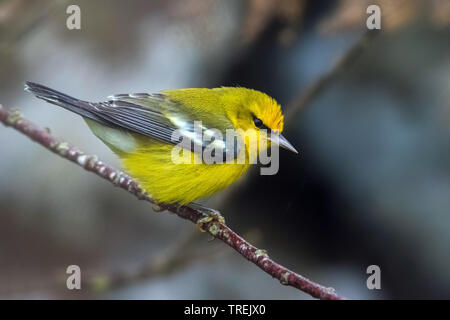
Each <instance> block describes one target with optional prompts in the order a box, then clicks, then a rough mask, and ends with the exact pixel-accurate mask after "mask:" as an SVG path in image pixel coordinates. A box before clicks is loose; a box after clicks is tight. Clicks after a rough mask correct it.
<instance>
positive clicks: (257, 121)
mask: <svg viewBox="0 0 450 320" xmlns="http://www.w3.org/2000/svg"><path fill="white" fill-rule="evenodd" d="M253 122H254V123H255V126H256V127H257V128H259V129H265V130H267V132H270V128H269V127H267V126H266V125H265V124H264V122H262V120H261V119H259V118H257V117H253Z"/></svg>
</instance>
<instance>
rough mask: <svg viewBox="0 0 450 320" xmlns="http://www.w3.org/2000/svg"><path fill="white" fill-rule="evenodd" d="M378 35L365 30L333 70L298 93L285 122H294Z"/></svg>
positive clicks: (289, 106)
mask: <svg viewBox="0 0 450 320" xmlns="http://www.w3.org/2000/svg"><path fill="white" fill-rule="evenodd" d="M378 34H379V31H378V30H367V31H366V32H364V33H363V35H362V36H361V38H359V40H357V41H356V42H355V44H353V46H352V47H351V48H350V49H348V51H347V52H346V53H345V54H344V55H343V56H342V57H341V58H340V59H339V60H338V61H337V62H336V63H335V65H334V66H333V68H332V69H331V70H330V71H328V72H327V73H326V74H325V75H323V76H321V77H320V78H319V79H317V80H316V81H315V82H314V83H313V84H312V85H311V86H309V87H308V89H306V91H302V92H301V93H299V94H298V95H297V96H296V97H294V99H292V102H291V103H290V104H288V107H287V112H286V116H285V121H286V122H288V121H294V119H295V118H296V117H297V116H298V114H299V113H301V112H303V111H304V110H305V109H306V107H307V106H308V105H310V104H311V102H312V101H313V100H314V99H315V98H316V97H318V96H319V95H320V94H321V93H322V92H323V91H324V90H325V89H326V88H328V87H329V85H330V84H331V83H333V81H334V80H335V79H336V78H337V77H339V76H340V75H341V74H342V73H343V72H344V71H346V70H348V69H349V68H350V67H351V66H352V65H353V63H355V62H356V61H357V60H358V58H359V57H360V56H361V55H362V53H363V52H365V50H366V49H367V48H368V47H369V45H370V44H371V43H372V40H373V39H374V38H375V36H376V35H378Z"/></svg>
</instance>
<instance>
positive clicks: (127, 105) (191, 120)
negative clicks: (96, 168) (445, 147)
mask: <svg viewBox="0 0 450 320" xmlns="http://www.w3.org/2000/svg"><path fill="white" fill-rule="evenodd" d="M24 89H25V91H28V92H30V93H32V94H34V95H35V96H36V97H37V98H40V99H43V100H44V101H46V102H49V103H51V104H54V105H57V106H60V107H63V108H65V109H67V110H69V111H71V112H74V113H76V114H78V115H80V116H82V117H83V118H84V120H85V121H86V123H87V125H88V127H89V128H90V130H91V131H92V133H93V134H94V135H95V136H97V137H98V138H99V139H100V140H101V141H102V142H103V143H104V144H106V145H107V146H108V147H109V148H110V149H111V150H112V152H114V153H115V154H116V155H117V156H118V158H119V159H120V160H121V166H122V168H123V170H124V171H125V172H126V173H127V174H128V175H130V176H131V177H132V178H134V179H135V180H136V181H137V183H138V184H139V186H140V187H141V188H142V189H143V190H144V191H145V192H146V193H147V194H148V195H149V196H150V197H152V199H154V200H155V201H156V203H161V204H176V205H177V206H178V207H181V206H184V205H188V206H191V207H193V208H194V209H198V210H200V211H201V212H202V213H204V214H205V216H206V217H207V218H206V219H207V220H206V221H210V220H211V219H216V218H217V217H219V218H218V219H219V221H223V222H224V219H223V217H222V216H221V215H220V213H219V212H218V211H216V210H214V209H210V208H207V207H204V206H203V205H201V204H199V203H197V202H196V200H198V199H201V198H205V197H207V196H210V195H212V194H214V193H216V192H218V191H220V190H222V189H224V188H226V187H228V186H230V185H231V184H232V183H233V182H235V181H236V180H238V179H239V178H240V177H241V176H242V175H243V174H244V173H245V172H246V171H247V170H248V169H249V166H250V164H251V163H254V161H255V154H254V153H251V152H250V151H251V149H252V147H254V141H253V140H252V141H250V139H248V138H246V137H244V136H243V134H242V132H247V131H249V130H250V131H252V132H255V133H256V135H257V136H258V139H262V140H263V141H264V142H266V143H265V144H259V143H257V146H256V154H258V153H260V152H262V151H264V150H266V149H267V148H269V147H270V146H272V145H278V146H280V147H282V148H285V149H287V150H290V151H292V152H294V153H298V152H297V150H296V149H295V148H294V147H293V146H292V144H290V143H289V142H288V140H287V139H286V138H284V137H283V136H282V135H281V132H282V131H283V114H282V111H281V106H280V105H279V104H278V103H277V102H276V101H275V100H274V99H273V98H271V97H270V96H268V95H267V94H265V93H263V92H260V91H257V90H253V89H247V88H243V87H218V88H211V89H209V88H187V89H173V90H163V91H161V92H160V93H131V94H116V95H112V96H109V97H108V98H107V99H106V100H105V101H103V102H88V101H84V100H79V99H76V98H73V97H71V96H69V95H66V94H64V93H61V92H59V91H56V90H54V89H51V88H49V87H46V86H44V85H41V84H38V83H34V82H29V81H27V82H25V87H24ZM196 123H199V124H200V125H198V126H196V125H195V124H196ZM228 130H231V131H233V130H234V131H237V132H238V133H237V134H236V136H235V138H233V139H231V138H230V139H228V138H227V137H228V136H227V135H226V134H225V133H226V131H227V132H228ZM204 135H206V136H208V137H209V140H210V141H209V142H211V141H212V142H211V143H210V144H208V143H207V142H205V141H204V140H205V139H201V137H202V136H204ZM227 139H228V140H233V141H232V142H233V143H231V142H230V141H227ZM210 145H213V146H215V147H217V148H214V150H213V152H212V153H211V154H212V155H213V156H214V157H215V158H214V159H217V157H218V158H219V159H231V160H234V162H233V163H231V164H230V163H217V162H213V163H206V162H205V160H204V159H202V157H201V155H202V152H204V151H205V150H207V149H208V146H210ZM175 147H178V148H179V149H178V150H177V149H174V148H175ZM174 150H176V152H179V151H181V152H182V153H183V158H182V159H185V160H186V159H188V160H189V159H190V160H194V161H191V162H189V161H188V163H186V162H183V163H175V162H174V161H173V160H174ZM196 150H197V151H196ZM198 150H200V152H199V151H198ZM252 150H254V148H253V149H252ZM176 152H175V153H176ZM239 157H243V159H244V161H240V162H239V161H236V159H238V158H239ZM241 159H242V158H241ZM211 217H212V218H211Z"/></svg>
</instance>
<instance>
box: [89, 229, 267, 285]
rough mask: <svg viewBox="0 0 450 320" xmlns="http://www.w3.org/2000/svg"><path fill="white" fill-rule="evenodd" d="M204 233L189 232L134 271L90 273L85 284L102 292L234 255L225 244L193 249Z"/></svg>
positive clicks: (254, 236)
mask: <svg viewBox="0 0 450 320" xmlns="http://www.w3.org/2000/svg"><path fill="white" fill-rule="evenodd" d="M199 234H200V233H199V232H198V231H197V230H195V232H189V233H188V234H186V235H182V236H181V239H176V242H175V243H176V246H175V248H171V249H170V250H166V251H165V252H162V253H160V254H156V255H154V256H152V257H151V258H150V259H149V260H148V263H145V264H140V265H139V266H137V267H135V268H133V269H132V270H130V269H128V270H117V271H113V272H107V273H95V274H94V272H90V273H91V274H92V276H89V275H88V276H87V280H86V281H84V284H83V285H82V286H83V287H84V288H86V287H87V288H89V289H90V290H92V291H94V292H102V291H106V290H111V289H117V288H120V287H122V286H128V285H130V284H132V283H135V282H137V281H140V280H145V281H148V280H150V279H152V278H154V277H160V276H165V275H169V274H172V273H174V272H176V271H178V270H182V269H184V268H185V267H187V266H189V265H191V264H194V263H199V262H202V261H203V262H210V261H213V260H216V259H218V258H219V257H224V256H225V255H227V254H230V253H231V252H232V251H231V250H224V248H225V247H223V246H220V247H219V245H218V244H216V245H212V246H208V248H206V249H204V248H202V249H196V250H192V249H191V248H190V246H191V245H192V243H193V242H194V241H195V239H196V238H197V237H198V235H199ZM246 236H247V237H248V238H250V239H251V240H252V241H255V240H256V241H257V240H258V239H257V238H258V236H259V234H258V233H256V232H251V233H248V234H246Z"/></svg>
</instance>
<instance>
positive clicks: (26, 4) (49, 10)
mask: <svg viewBox="0 0 450 320" xmlns="http://www.w3.org/2000/svg"><path fill="white" fill-rule="evenodd" d="M67 3H68V1H67V0H64V1H63V0H61V1H45V2H42V1H40V2H36V1H27V0H8V1H4V2H2V3H1V4H0V53H1V54H7V53H9V52H10V51H11V50H12V48H13V47H14V44H16V43H17V42H18V41H20V40H21V39H23V38H24V37H25V36H26V35H27V34H28V33H29V32H32V31H36V29H37V26H39V24H41V23H43V22H46V21H48V19H47V18H48V17H49V16H50V15H51V14H53V13H55V10H56V9H57V8H61V7H63V6H64V5H66V4H67Z"/></svg>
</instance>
